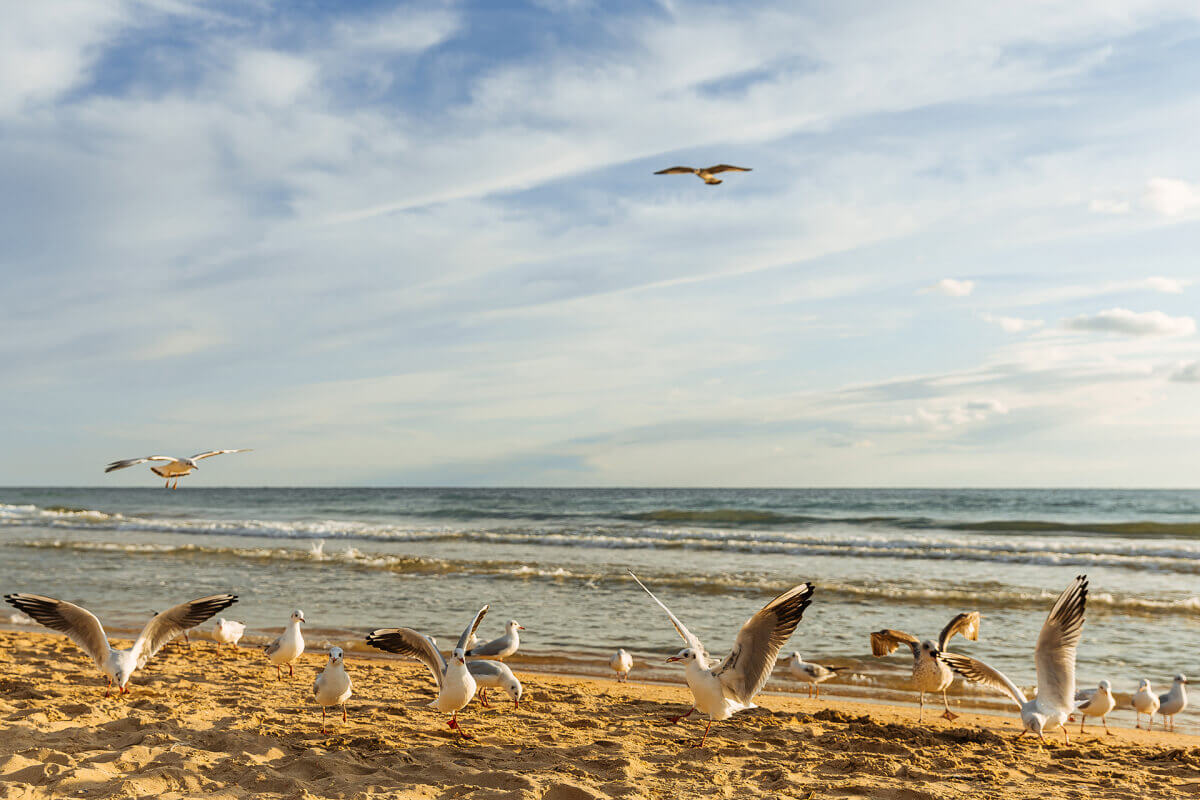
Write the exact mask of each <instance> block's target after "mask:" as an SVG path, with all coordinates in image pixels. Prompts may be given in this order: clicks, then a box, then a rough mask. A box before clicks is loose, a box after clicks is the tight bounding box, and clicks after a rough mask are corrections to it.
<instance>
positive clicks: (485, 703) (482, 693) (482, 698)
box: [479, 689, 491, 708]
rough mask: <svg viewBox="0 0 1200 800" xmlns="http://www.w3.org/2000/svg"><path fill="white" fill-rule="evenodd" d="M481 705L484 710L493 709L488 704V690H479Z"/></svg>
mask: <svg viewBox="0 0 1200 800" xmlns="http://www.w3.org/2000/svg"><path fill="white" fill-rule="evenodd" d="M479 705H481V706H483V707H484V708H491V705H489V704H488V699H487V689H480V690H479Z"/></svg>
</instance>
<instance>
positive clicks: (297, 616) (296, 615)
mask: <svg viewBox="0 0 1200 800" xmlns="http://www.w3.org/2000/svg"><path fill="white" fill-rule="evenodd" d="M307 621H308V620H306V619H304V612H303V611H301V610H300V609H298V608H297V609H296V610H295V611H293V612H292V622H307Z"/></svg>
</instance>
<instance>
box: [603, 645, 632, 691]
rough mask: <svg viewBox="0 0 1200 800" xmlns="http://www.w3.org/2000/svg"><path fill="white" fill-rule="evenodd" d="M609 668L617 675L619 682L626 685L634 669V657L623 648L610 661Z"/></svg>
mask: <svg viewBox="0 0 1200 800" xmlns="http://www.w3.org/2000/svg"><path fill="white" fill-rule="evenodd" d="M608 666H609V668H610V669H612V671H613V672H615V673H617V682H618V683H624V682H625V681H626V680H628V679H629V671H630V670H631V669H633V656H631V655H629V652H628V651H626V650H625V648H624V647H622V648H620V649H619V650H617V652H615V653H613V654H612V657H611V658H609V659H608Z"/></svg>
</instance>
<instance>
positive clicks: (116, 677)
mask: <svg viewBox="0 0 1200 800" xmlns="http://www.w3.org/2000/svg"><path fill="white" fill-rule="evenodd" d="M4 600H5V601H6V602H7V603H8V604H9V605H11V606H15V607H16V608H19V609H20V610H21V611H23V612H25V613H26V614H28V615H29V616H30V617H32V618H33V619H35V620H37V621H38V622H39V623H41V624H42V625H45V626H46V627H47V628H53V629H54V630H56V631H62V632H63V633H65V634H66V635H67V636H68V637H69V638H70V639H71V641H73V642H74V643H75V644H77V645H79V647H80V649H82V650H83V651H84V652H85V653H87V654H88V655H89V656H91V657H92V661H94V662H96V666H97V667H98V668H99V669H100V671H101V672H103V673H104V674H105V676H107V677H108V688H107V689H106V690H105V692H104V696H105V697H109V696H110V695H111V694H112V686H113V684H114V683H115V684H116V685H117V694H118V695H122V694H125V693H126V692H128V691H129V690H128V689H126V688H125V686H126V684H128V683H129V679H130V678H131V677H132V676H133V673H134V672H135V671H137V670H139V669H141V668H142V667H144V666H146V662H147V661H149V660H150V659H151V658H153V657H154V654H155V653H157V652H158V651H159V650H160V649H162V646H163V645H164V644H166V643H167V642H169V641H171V640H172V639H174V638H175V637H176V636H178V635H179V634H181V633H183V632H184V631H186V630H187V629H188V628H194V627H195V626H197V625H199V624H200V623H201V622H204V621H205V620H207V619H208V618H210V617H212V616H213V615H214V614H216V613H218V612H220V611H222V610H224V609H226V608H229V607H230V606H231V605H233V604H234V603H236V602H237V595H233V594H214V595H209V596H208V597H201V598H198V599H196V600H189V601H188V602H186V603H181V604H180V605H177V606H174V607H173V608H168V609H167V610H166V611H163V612H162V613H160V614H155V615H154V617H153V618H152V619H151V620H150V621H149V622H147V623H146V627H145V628H143V629H142V633H141V635H140V636H138V638H137V640H136V641H135V642H134V643H133V647H131V648H129V649H128V650H117V649H116V648H114V647H113V646H112V645H110V644H109V643H108V637H107V636H105V634H104V628H103V626H101V625H100V620H98V619H96V615H95V614H93V613H92V612H90V611H88V610H87V609H86V608H83V607H81V606H77V605H74V604H73V603H68V602H66V601H65V600H55V599H54V598H53V597H43V596H42V595H40V594H24V593H19V594H6V595H5V596H4Z"/></svg>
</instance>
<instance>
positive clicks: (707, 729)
mask: <svg viewBox="0 0 1200 800" xmlns="http://www.w3.org/2000/svg"><path fill="white" fill-rule="evenodd" d="M712 724H713V721H712V720H711V719H710V720H709V721H708V724H707V725H705V726H704V735H703V736H701V737H700V744H699V745H697V746H698V747H704V743H705V742H707V741H708V732H709V731H710V730H712Z"/></svg>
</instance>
